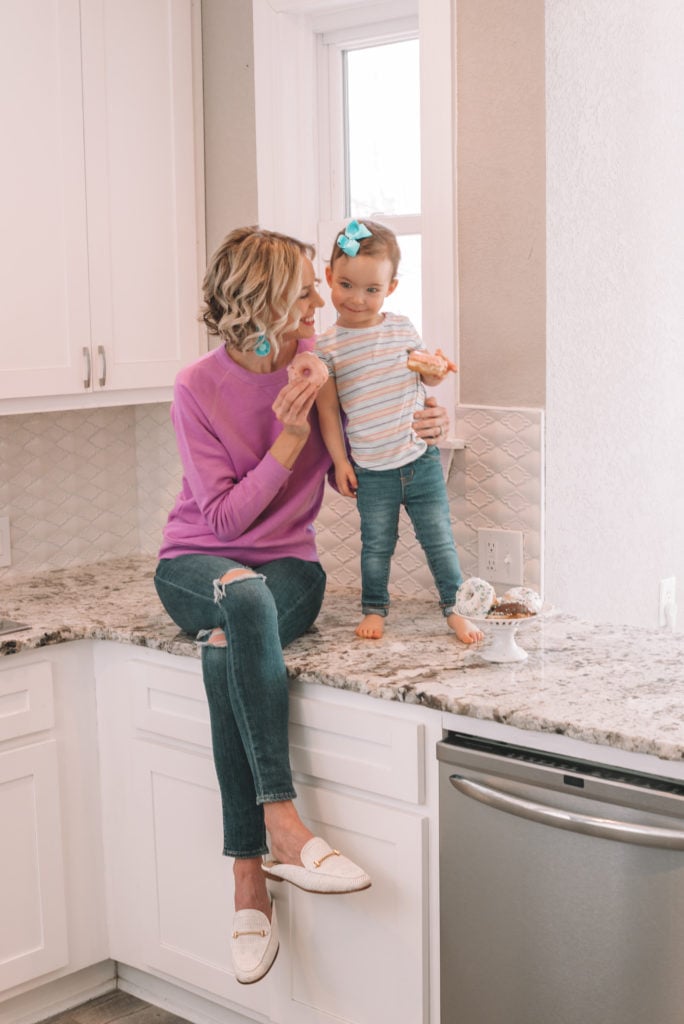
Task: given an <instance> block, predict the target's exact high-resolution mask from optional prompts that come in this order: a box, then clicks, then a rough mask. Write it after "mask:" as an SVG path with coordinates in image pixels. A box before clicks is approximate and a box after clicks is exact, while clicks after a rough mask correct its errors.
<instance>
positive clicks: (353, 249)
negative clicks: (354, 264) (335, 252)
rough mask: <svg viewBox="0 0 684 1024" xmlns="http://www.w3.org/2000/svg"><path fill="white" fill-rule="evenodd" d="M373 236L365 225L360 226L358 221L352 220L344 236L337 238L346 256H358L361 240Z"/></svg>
mask: <svg viewBox="0 0 684 1024" xmlns="http://www.w3.org/2000/svg"><path fill="white" fill-rule="evenodd" d="M372 234H373V232H372V231H369V230H368V228H367V227H365V225H364V224H359V222H358V220H350V221H349V223H348V224H347V226H346V228H345V229H344V234H342V235H338V236H337V244H338V245H339V247H340V249H341V250H342V252H343V253H344V255H345V256H356V254H357V252H358V251H359V239H361V238H370V237H371V236H372Z"/></svg>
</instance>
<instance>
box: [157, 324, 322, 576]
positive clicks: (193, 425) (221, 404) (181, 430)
mask: <svg viewBox="0 0 684 1024" xmlns="http://www.w3.org/2000/svg"><path fill="white" fill-rule="evenodd" d="M314 340H315V339H313V338H310V339H309V338H307V339H302V340H300V342H299V351H300V352H303V351H311V350H312V349H313V347H314ZM287 380H288V377H287V369H282V370H276V371H275V372H274V373H263V374H260V373H252V372H251V371H249V370H245V369H244V368H243V367H241V366H238V364H237V363H235V362H233V360H232V359H231V358H230V356H229V355H228V353H227V352H226V350H225V348H224V347H223V346H221V347H220V348H217V349H214V350H212V351H211V352H209V353H208V354H207V355H205V356H202V357H201V358H200V359H198V360H196V361H195V362H194V363H191V364H190V366H187V367H185V368H184V369H183V370H181V371H180V373H179V374H178V376H177V377H176V382H175V386H174V399H173V405H172V407H171V419H172V422H173V426H174V429H175V431H176V439H177V442H178V448H179V451H180V456H181V461H182V463H183V486H182V489H181V492H180V494H179V495H178V498H177V499H176V504H175V505H174V507H173V509H172V511H171V514H170V515H169V518H168V521H167V524H166V527H165V529H164V540H163V543H162V547H161V550H160V552H159V557H160V558H175V557H176V556H177V555H189V554H210V555H221V556H223V557H226V558H232V559H234V560H235V561H237V562H243V563H245V564H246V565H261V564H262V563H264V562H269V561H271V560H272V559H275V558H285V557H293V558H302V559H304V560H305V561H308V562H314V561H317V560H318V554H317V552H316V536H315V531H314V527H313V521H314V519H315V518H316V516H317V514H318V510H319V509H320V507H321V502H322V500H323V490H324V486H325V475H326V472H327V470H328V469H329V468H330V456H329V455H328V452H327V450H326V448H325V445H324V444H323V440H322V438H321V434H320V431H319V428H318V419H317V416H316V408H315V406H314V408H313V410H312V412H311V434H310V436H309V440H308V441H307V443H306V445H305V447H304V449H303V451H302V452H301V454H300V455H299V457H298V458H297V461H296V462H295V465H294V467H293V468H292V469H291V470H290V469H286V468H285V467H284V466H281V464H280V463H279V462H278V461H277V459H274V458H273V456H272V455H271V454H270V452H269V448H270V447H271V445H272V444H273V442H274V441H275V439H276V437H277V436H278V435H279V434H280V431H281V429H282V427H281V424H280V423H279V421H278V420H277V419H276V418H275V415H274V414H273V410H272V409H271V405H272V404H273V401H274V399H275V397H276V395H277V394H278V392H279V391H280V390H281V389H282V388H283V387H284V386H285V385H286V384H287Z"/></svg>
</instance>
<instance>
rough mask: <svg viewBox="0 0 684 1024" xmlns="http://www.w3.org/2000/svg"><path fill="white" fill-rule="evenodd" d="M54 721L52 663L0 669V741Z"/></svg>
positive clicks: (50, 726)
mask: <svg viewBox="0 0 684 1024" xmlns="http://www.w3.org/2000/svg"><path fill="white" fill-rule="evenodd" d="M54 724H55V709H54V703H53V696H52V666H51V665H50V663H49V662H48V661H37V662H33V664H31V665H18V666H16V665H10V666H8V667H7V668H2V669H0V741H1V740H10V739H15V738H16V737H17V736H28V735H29V734H30V733H32V732H40V731H41V730H42V729H52V727H53V726H54Z"/></svg>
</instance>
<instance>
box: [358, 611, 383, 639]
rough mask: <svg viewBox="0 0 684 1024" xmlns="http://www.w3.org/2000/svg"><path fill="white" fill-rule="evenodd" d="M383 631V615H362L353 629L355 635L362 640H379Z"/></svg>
mask: <svg viewBox="0 0 684 1024" xmlns="http://www.w3.org/2000/svg"><path fill="white" fill-rule="evenodd" d="M384 631H385V617H384V615H375V614H373V613H371V614H370V615H364V617H363V618H362V619H361V622H359V624H358V626H357V627H356V629H355V630H354V632H355V633H356V635H357V636H360V637H362V639H364V640H380V639H381V637H382V634H383V633H384Z"/></svg>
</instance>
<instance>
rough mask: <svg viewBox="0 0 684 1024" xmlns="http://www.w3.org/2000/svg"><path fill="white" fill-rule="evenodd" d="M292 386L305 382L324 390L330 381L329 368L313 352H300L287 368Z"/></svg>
mask: <svg viewBox="0 0 684 1024" xmlns="http://www.w3.org/2000/svg"><path fill="white" fill-rule="evenodd" d="M287 375H288V378H289V381H290V384H295V383H296V382H297V381H300V380H305V381H308V383H309V384H315V386H316V387H317V388H322V387H323V385H324V384H325V382H326V380H327V379H328V367H327V366H326V365H325V363H324V362H323V360H322V359H319V358H318V356H317V355H315V354H314V353H313V352H298V353H297V355H296V356H295V357H294V359H293V360H292V362H291V363H290V364H289V365H288V367H287Z"/></svg>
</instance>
